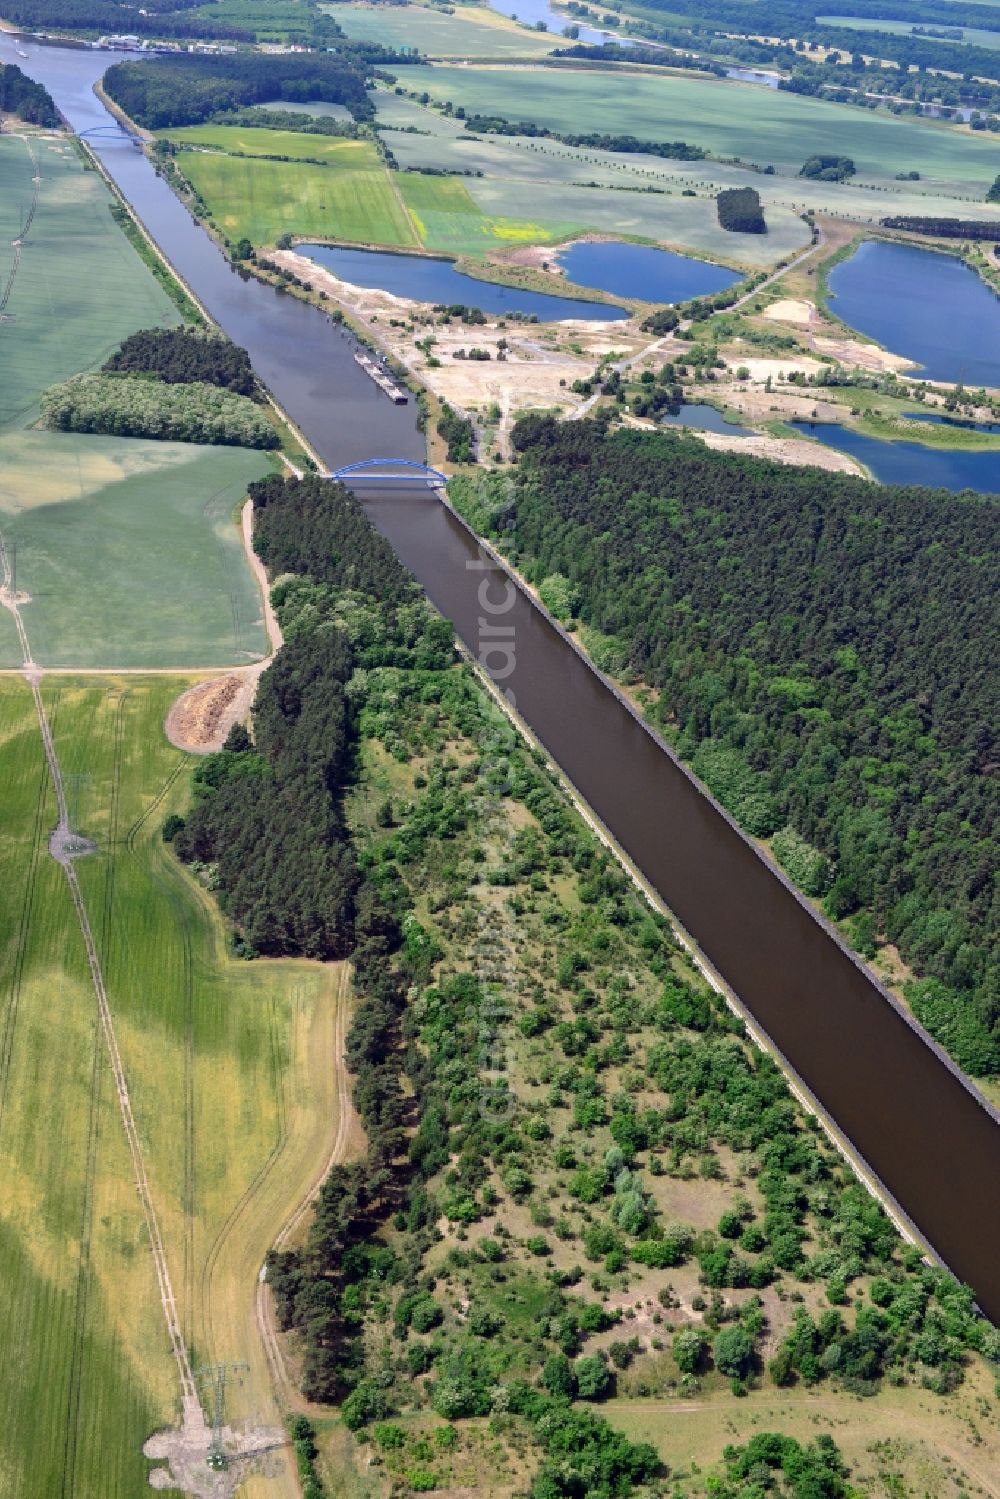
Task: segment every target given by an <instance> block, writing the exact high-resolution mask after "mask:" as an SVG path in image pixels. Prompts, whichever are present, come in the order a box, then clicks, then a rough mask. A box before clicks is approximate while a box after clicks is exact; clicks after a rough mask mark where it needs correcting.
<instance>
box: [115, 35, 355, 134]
mask: <svg viewBox="0 0 1000 1499" xmlns="http://www.w3.org/2000/svg"><path fill="white" fill-rule="evenodd" d="M366 76H367V73H366V66H365V65H364V64H363V62H361V61H355V60H354V59H353V58H351V57H349V56H340V55H337V56H334V55H332V54H330V53H326V52H321V53H310V54H295V55H292V56H286V55H282V56H269V55H267V54H261V53H253V52H246V53H239V54H238V55H236V56H232V57H215V56H210V57H204V56H197V55H180V56H177V57H159V58H157V59H156V60H155V61H152V62H119V63H115V65H114V66H113V67H111V68H109V69H108V71H107V73H106V74H105V77H104V87H105V89H106V91H107V93H108V95H109V96H110V97H111V98H112V99H113V100H114V101H115V103H116V104H117V105H118V106H119V108H121V109H123V110H124V111H125V113H126V114H127V115H128V116H129V118H130V119H133V120H135V121H136V123H137V124H139V125H143V126H144V127H145V128H146V129H147V130H162V129H165V128H166V127H167V126H169V125H196V124H198V123H199V122H201V121H203V120H207V119H209V118H210V117H212V116H214V115H216V114H219V113H221V112H224V111H228V110H233V109H240V108H242V107H244V106H245V105H249V104H263V103H266V102H267V101H269V100H272V99H287V100H289V101H299V102H308V101H309V100H312V99H322V100H325V101H326V102H327V103H330V104H343V105H345V106H346V107H347V108H348V109H349V110H350V111H351V114H352V115H353V116H354V118H355V119H356V120H370V119H373V118H374V114H375V110H374V106H373V105H372V103H371V101H370V99H369V98H368V94H367V92H366Z"/></svg>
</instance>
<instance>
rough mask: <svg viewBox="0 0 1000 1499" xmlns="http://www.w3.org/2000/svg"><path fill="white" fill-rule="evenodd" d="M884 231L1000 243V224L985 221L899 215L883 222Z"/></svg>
mask: <svg viewBox="0 0 1000 1499" xmlns="http://www.w3.org/2000/svg"><path fill="white" fill-rule="evenodd" d="M881 224H882V228H883V229H906V230H909V232H910V233H911V234H933V235H935V236H936V237H937V238H938V239H965V240H969V239H988V240H991V241H993V240H995V241H997V242H998V243H1000V224H991V223H989V222H987V221H984V220H983V219H938V218H934V217H933V216H931V215H920V216H919V217H918V216H916V215H914V214H898V215H896V217H894V218H889V219H882V220H881Z"/></svg>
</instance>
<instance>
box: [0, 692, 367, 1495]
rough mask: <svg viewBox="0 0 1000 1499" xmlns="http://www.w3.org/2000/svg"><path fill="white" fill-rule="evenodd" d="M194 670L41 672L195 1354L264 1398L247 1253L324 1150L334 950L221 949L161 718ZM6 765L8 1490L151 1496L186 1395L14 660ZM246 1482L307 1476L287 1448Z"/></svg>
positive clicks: (4, 1389)
mask: <svg viewBox="0 0 1000 1499" xmlns="http://www.w3.org/2000/svg"><path fill="white" fill-rule="evenodd" d="M183 685H184V683H183V682H182V681H181V680H179V679H173V680H164V679H161V680H153V679H148V678H147V679H142V678H131V679H124V678H118V679H113V678H106V679H92V680H90V681H88V682H87V683H86V684H85V685H81V684H80V683H79V682H77V683H73V682H71V681H59V680H58V679H52V680H50V681H49V682H47V683H46V687H45V696H46V701H47V705H48V708H49V712H50V716H51V720H52V724H53V729H54V734H55V740H56V747H57V751H58V753H59V756H60V760H61V762H62V764H63V769H64V772H65V773H67V774H68V776H69V780H68V790H69V797H70V805H71V810H73V811H74V812H75V816H74V821H75V824H76V825H77V826H78V827H79V828H81V829H82V830H84V831H85V832H87V833H88V834H89V835H90V836H92V837H93V838H94V839H95V840H96V841H97V844H98V851H97V853H96V854H94V855H93V856H92V857H90V858H89V859H86V860H84V861H82V862H81V863H80V864H79V865H78V866H77V867H78V872H79V876H80V880H81V883H82V886H83V890H84V895H85V899H86V902H87V906H88V910H89V912H90V917H91V923H92V925H93V928H94V932H95V936H96V939H97V942H98V945H99V948H100V952H101V958H102V963H103V966H104V969H105V976H106V980H107V985H108V991H109V996H110V1002H111V1006H112V1010H113V1013H114V1015H115V1023H116V1029H117V1032H118V1040H119V1044H120V1047H121V1051H122V1055H123V1060H124V1065H125V1069H126V1073H127V1076H128V1082H129V1092H130V1095H131V1099H132V1104H133V1109H134V1113H135V1117H136V1122H137V1125H138V1128H139V1133H140V1135H141V1139H142V1147H143V1151H144V1157H145V1161H146V1166H147V1171H148V1175H149V1179H150V1184H151V1188H152V1193H153V1198H154V1203H155V1206H156V1210H157V1215H158V1218H159V1220H160V1226H161V1230H162V1233H163V1237H164V1243H165V1248H166V1253H167V1259H168V1264H169V1268H170V1273H171V1277H172V1280H173V1284H174V1289H175V1292H176V1293H177V1297H178V1302H179V1305H180V1308H181V1313H182V1318H183V1322H184V1327H185V1332H186V1335H187V1337H188V1339H189V1340H190V1344H191V1353H192V1359H193V1362H194V1363H195V1364H196V1365H197V1364H199V1363H201V1362H203V1361H209V1360H210V1361H219V1360H226V1361H232V1360H235V1359H246V1360H247V1361H248V1362H249V1363H250V1364H251V1370H250V1373H249V1375H248V1376H247V1377H246V1379H245V1380H244V1382H243V1387H242V1388H241V1389H238V1390H234V1393H233V1395H232V1396H231V1397H230V1401H229V1406H228V1410H229V1413H230V1414H231V1415H232V1416H235V1417H237V1418H240V1417H243V1416H245V1415H246V1414H247V1413H248V1411H249V1410H250V1409H256V1410H257V1411H258V1412H259V1413H260V1414H261V1415H262V1416H263V1418H264V1419H269V1420H273V1419H274V1417H275V1414H276V1413H275V1411H274V1408H273V1403H272V1401H271V1397H270V1394H269V1387H268V1382H267V1376H266V1370H265V1369H264V1368H263V1355H262V1352H261V1350H260V1348H259V1346H258V1344H257V1340H256V1335H255V1330H254V1324H253V1316H252V1305H253V1292H254V1286H255V1283H256V1271H257V1269H258V1268H259V1265H260V1262H261V1260H262V1258H263V1255H264V1253H265V1252H266V1249H267V1247H268V1244H269V1243H270V1240H271V1238H272V1237H273V1235H274V1233H275V1231H276V1230H277V1228H278V1227H279V1226H280V1225H281V1223H282V1222H283V1221H284V1217H285V1216H286V1215H287V1213H288V1212H289V1211H290V1209H291V1206H292V1204H294V1202H295V1201H296V1197H297V1195H300V1194H301V1193H302V1192H303V1191H304V1190H305V1187H306V1185H307V1183H308V1182H309V1181H311V1180H312V1176H313V1175H314V1174H315V1172H316V1171H317V1170H318V1169H319V1165H320V1163H321V1161H322V1160H323V1159H324V1158H325V1156H324V1152H328V1151H329V1138H330V1133H331V1130H332V1128H333V1127H334V1125H335V1119H336V1108H335V1100H334V1099H333V1097H332V1096H331V1093H332V1072H333V1069H332V1067H331V1066H330V1065H329V1057H330V1054H331V1047H332V1040H333V1027H332V1022H333V1018H334V1014H335V994H334V989H335V987H336V983H337V980H338V978H339V975H338V973H337V970H336V969H335V968H334V967H322V966H320V965H309V964H304V963H274V962H269V963H256V964H252V965H251V964H247V963H245V962H240V961H236V960H234V959H231V958H229V957H228V956H227V954H226V950H225V944H224V941H223V935H222V930H221V926H220V923H219V920H218V917H217V916H216V915H215V914H214V912H213V909H212V907H211V905H210V904H209V902H208V901H207V899H206V898H205V897H204V896H203V895H202V894H201V893H200V892H199V891H198V890H197V888H196V887H195V886H194V885H193V884H192V882H191V881H190V880H189V879H188V877H187V876H186V875H185V874H184V873H182V872H181V871H180V869H179V868H178V867H177V866H176V865H175V864H174V863H173V861H172V859H171V858H170V857H169V855H168V853H167V851H166V849H165V846H164V844H163V842H162V839H161V837H160V827H161V825H162V821H163V818H164V816H165V815H166V813H167V812H169V811H171V810H174V809H176V808H177V807H178V806H179V805H180V804H182V802H183V799H184V798H185V797H186V795H187V764H188V763H189V762H186V760H185V757H184V756H183V755H182V754H181V753H180V752H179V751H177V750H174V749H172V748H171V747H170V746H169V745H168V744H167V743H166V741H165V739H164V738H163V736H162V733H161V728H160V726H161V724H162V721H163V718H164V715H165V713H166V711H167V708H168V706H169V704H170V701H171V700H172V698H173V697H174V695H175V694H176V693H177V692H178V691H179V690H180V689H181V687H182V686H183ZM0 785H2V786H3V788H4V816H3V820H2V831H0V888H2V889H3V891H4V900H3V901H0V970H2V977H0V997H2V1005H3V1008H2V1014H0V1038H2V1041H3V1047H2V1051H0V1104H2V1112H0V1171H2V1176H3V1182H4V1191H3V1193H2V1196H0V1319H2V1325H3V1327H4V1359H3V1361H2V1364H0V1423H2V1426H0V1429H2V1430H3V1433H4V1439H3V1453H4V1457H3V1464H2V1465H0V1495H2V1496H3V1499H25V1496H28V1495H30V1496H31V1499H65V1496H66V1495H73V1496H74V1499H136V1496H138V1495H140V1494H142V1493H144V1492H148V1489H147V1487H146V1473H147V1469H148V1464H147V1463H146V1461H145V1459H144V1458H143V1456H142V1450H141V1448H142V1443H143V1441H144V1440H145V1438H146V1437H147V1436H148V1435H149V1434H150V1433H151V1431H152V1430H154V1429H155V1428H156V1427H157V1426H160V1425H163V1424H167V1423H170V1422H172V1421H173V1420H174V1419H175V1416H176V1399H177V1388H176V1381H175V1374H174V1370H173V1365H172V1362H171V1360H170V1357H169V1353H168V1347H167V1342H166V1335H165V1330H164V1322H163V1315H162V1310H161V1308H160V1304H159V1297H158V1294H157V1290H156V1286H155V1281H154V1275H153V1266H152V1260H151V1257H150V1254H149V1249H148V1244H147V1241H146V1233H145V1227H144V1224H143V1221H142V1215H141V1209H140V1207H139V1203H138V1200H137V1197H136V1192H135V1186H134V1183H133V1178H132V1170H131V1163H130V1160H129V1157H128V1153H127V1150H126V1147H125V1137H124V1132H123V1126H122V1122H121V1117H120V1113H119V1108H118V1102H117V1098H116V1095H115V1091H114V1088H113V1085H112V1080H111V1075H110V1069H109V1066H108V1063H107V1059H106V1053H105V1048H104V1044H103V1041H102V1038H101V1034H100V1030H99V1027H98V1024H97V1015H96V1007H95V1000H94V993H93V989H92V986H91V983H90V978H89V974H88V971H87V965H86V959H85V954H84V948H83V943H82V939H81V937H80V932H79V928H78V926H77V924H76V918H75V913H74V911H73V908H72V904H71V902H70V898H69V893H68V889H67V886H66V883H65V879H64V876H63V874H62V871H61V870H60V869H59V867H58V866H57V865H56V864H55V863H54V861H53V860H52V859H50V858H49V856H48V853H47V850H46V840H47V837H48V831H49V829H50V828H51V826H52V825H53V823H54V821H55V816H56V813H55V807H54V799H53V797H52V794H51V789H50V787H49V786H48V781H47V776H46V774H45V770H44V764H43V757H42V752H41V739H40V736H39V732H38V727H37V723H36V720H35V715H34V709H33V705H32V700H31V696H30V693H29V691H28V689H27V686H26V685H25V684H24V683H23V682H20V681H18V680H16V679H7V680H6V681H3V682H0ZM234 1212H238V1214H239V1216H238V1217H237V1218H236V1219H235V1221H236V1222H237V1223H238V1225H239V1227H238V1230H237V1231H236V1232H234V1231H233V1221H234V1220H233V1219H232V1218H231V1215H232V1214H234ZM246 1254H248V1255H249V1263H248V1262H247V1259H246ZM247 1492H248V1494H249V1493H250V1491H249V1490H248V1491H247ZM253 1492H254V1493H256V1494H257V1495H262V1494H265V1493H266V1494H273V1495H274V1496H275V1499H286V1496H289V1495H291V1494H294V1493H295V1489H294V1488H293V1487H291V1480H290V1474H287V1473H285V1474H282V1475H279V1476H278V1477H277V1478H276V1479H275V1480H273V1481H271V1482H269V1484H268V1486H267V1488H266V1489H255V1490H254V1491H253Z"/></svg>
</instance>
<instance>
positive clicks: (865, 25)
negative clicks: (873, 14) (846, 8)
mask: <svg viewBox="0 0 1000 1499" xmlns="http://www.w3.org/2000/svg"><path fill="white" fill-rule="evenodd" d="M986 3H987V4H989V3H990V0H986ZM816 23H817V25H822V26H843V27H845V28H847V29H848V30H850V31H887V32H889V33H890V34H893V35H896V36H909V35H910V32H911V29H912V26H913V22H912V21H882V20H872V21H869V20H866V19H865V18H864V17H863V16H817V17H816ZM919 24H920V25H922V26H927V25H928V22H926V21H922V22H920V23H919ZM939 24H940V25H941V26H947V25H949V22H948V17H947V16H943V17H942V19H941V21H940V23H939ZM956 24H957V23H956ZM997 24H998V25H1000V21H998V23H997ZM961 31H962V41H961V42H950V41H946V40H945V39H944V38H943V37H933V38H931V37H925V38H924V40H925V41H937V42H940V44H941V46H942V47H959V46H961V45H962V44H963V43H968V44H969V45H970V46H975V47H1000V31H984V30H982V29H981V28H979V27H976V26H963V27H961ZM944 55H945V57H947V53H945V54H944ZM942 66H946V64H945V63H944V62H943V63H942ZM952 66H953V67H955V68H961V67H962V60H961V56H960V55H958V56H956V58H955V60H954V62H953V64H952Z"/></svg>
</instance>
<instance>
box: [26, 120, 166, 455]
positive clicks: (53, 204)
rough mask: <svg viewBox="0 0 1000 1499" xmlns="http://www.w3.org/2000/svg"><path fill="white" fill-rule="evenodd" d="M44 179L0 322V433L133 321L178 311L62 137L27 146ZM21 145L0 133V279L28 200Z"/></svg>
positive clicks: (157, 319) (103, 353) (160, 320)
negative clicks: (8, 315) (6, 318)
mask: <svg viewBox="0 0 1000 1499" xmlns="http://www.w3.org/2000/svg"><path fill="white" fill-rule="evenodd" d="M34 149H35V151H36V152H37V153H38V156H39V164H40V171H41V176H42V182H41V190H40V195H39V206H38V212H37V214H36V217H35V222H34V224H33V226H32V231H31V237H30V240H29V242H28V244H27V245H26V247H25V250H24V254H23V256H22V258H21V265H20V269H19V270H18V273H17V280H16V281H15V283H14V291H13V294H12V296H11V300H10V303H9V305H8V309H7V310H8V312H9V313H12V314H13V318H12V320H11V321H10V322H3V323H0V370H2V377H0V433H2V431H3V429H4V428H5V427H7V426H9V425H12V424H16V425H21V424H23V423H24V422H27V421H29V420H31V419H32V418H33V416H34V414H35V410H36V403H37V400H38V396H39V394H40V393H41V391H43V390H44V389H45V388H46V387H47V386H49V385H54V384H55V383H56V382H57V381H59V380H66V379H68V378H69V376H70V375H75V374H76V373H77V372H78V371H80V370H83V369H92V368H94V367H95V366H96V365H98V364H100V363H101V362H102V361H103V360H104V359H105V358H106V357H107V355H108V354H110V353H111V351H112V350H113V349H114V348H115V347H116V346H117V345H118V344H119V343H120V342H121V340H122V339H123V338H124V337H125V336H126V335H127V334H129V333H134V332H135V330H136V329H137V328H149V327H154V326H166V325H171V324H175V323H178V322H179V321H180V315H179V313H178V312H177V310H176V308H175V307H174V305H173V303H172V302H171V301H170V300H169V298H168V297H167V296H166V295H165V294H164V292H163V291H161V289H160V287H159V285H158V284H157V282H156V280H155V279H154V277H153V276H151V275H150V273H149V271H148V270H147V269H146V267H145V266H144V265H143V264H142V261H141V260H140V259H139V257H138V256H137V255H136V253H135V251H134V250H133V249H132V247H131V245H130V244H129V243H128V241H127V240H126V238H125V236H124V235H123V234H122V233H121V231H120V229H119V228H118V226H117V225H116V224H115V222H114V220H113V219H112V217H111V214H110V211H109V206H108V205H109V203H110V201H111V199H110V197H109V195H108V192H107V190H106V189H105V187H104V185H103V183H102V182H101V179H100V178H99V177H98V175H97V173H96V172H86V171H84V170H83V169H82V167H81V164H80V159H79V157H78V156H77V155H76V154H75V152H74V151H73V150H72V148H71V147H70V146H68V145H66V144H63V143H56V142H50V141H39V142H37V143H36V144H35V146H34ZM31 177H32V166H31V160H30V158H29V156H28V153H27V150H26V148H25V145H24V142H23V141H22V140H19V139H17V138H15V137H13V136H0V284H2V283H3V282H6V279H7V272H8V268H9V266H10V261H11V257H12V254H13V251H12V250H11V243H10V242H11V240H12V239H14V238H15V236H16V235H17V233H18V230H19V228H20V224H21V221H22V216H23V214H24V213H25V212H26V211H27V209H28V206H29V205H30V202H31Z"/></svg>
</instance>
